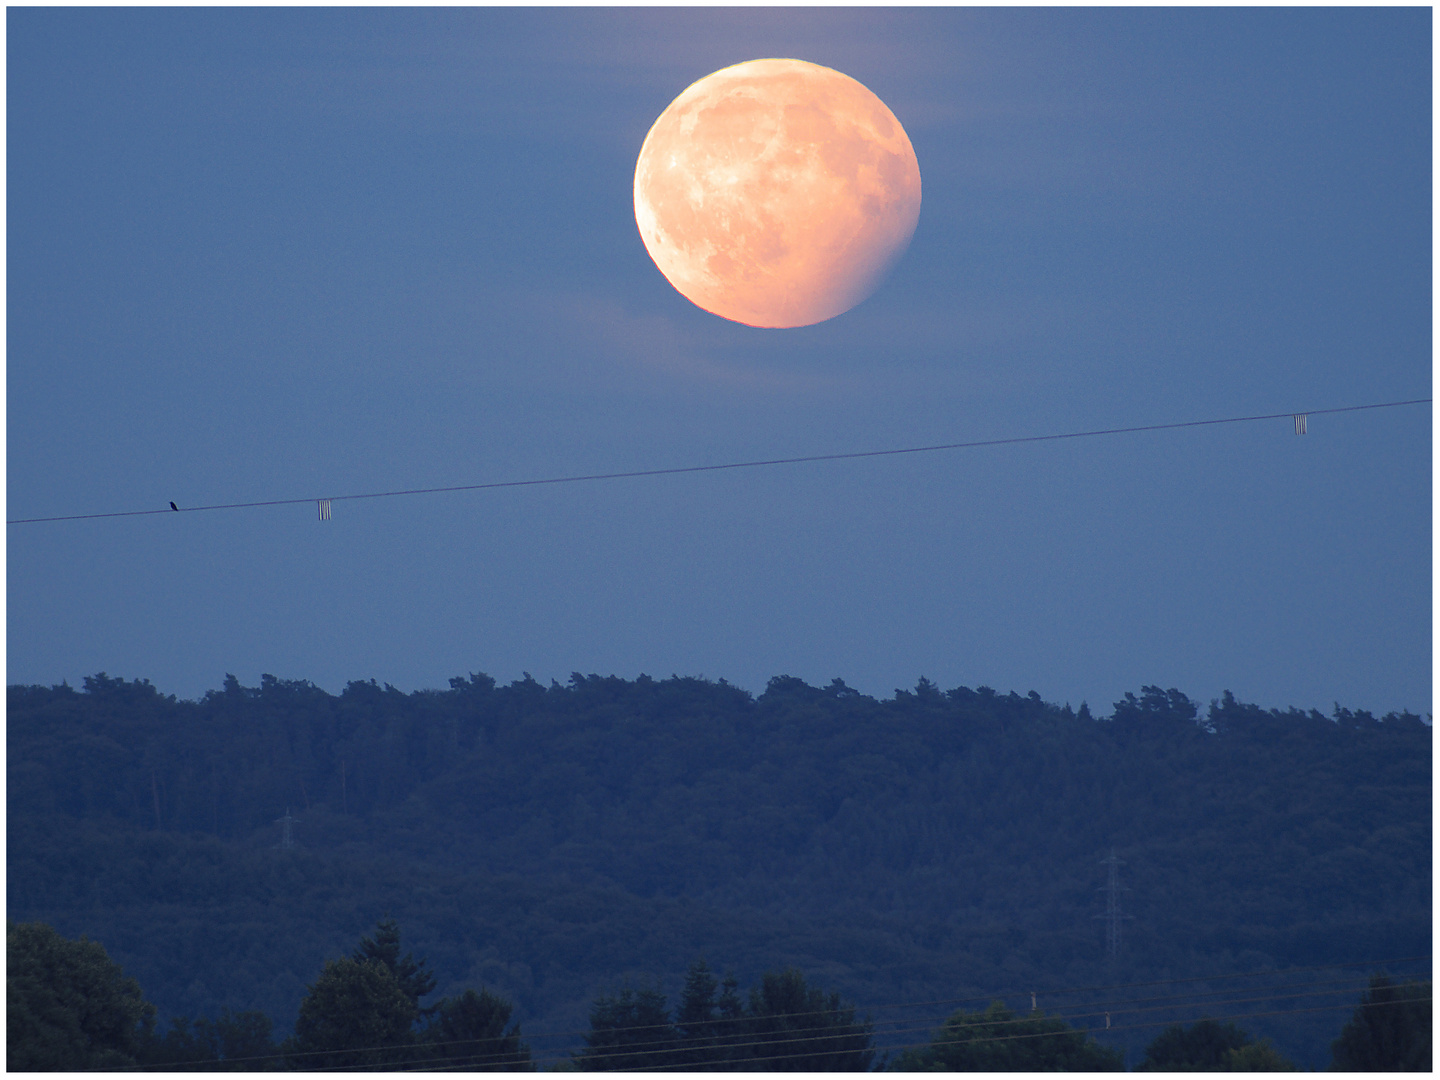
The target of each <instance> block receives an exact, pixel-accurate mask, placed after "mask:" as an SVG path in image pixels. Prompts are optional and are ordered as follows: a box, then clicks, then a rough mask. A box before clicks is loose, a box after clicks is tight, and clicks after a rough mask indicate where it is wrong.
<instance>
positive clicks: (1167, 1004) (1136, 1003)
mask: <svg viewBox="0 0 1440 1080" xmlns="http://www.w3.org/2000/svg"><path fill="white" fill-rule="evenodd" d="M1430 959H1431V957H1430V955H1429V954H1426V955H1423V956H1407V957H1392V958H1389V959H1383V960H1359V961H1353V962H1342V963H1337V964H1316V965H1311V966H1307V967H1291V968H1278V969H1275V968H1272V969H1269V970H1261V971H1248V972H1236V973H1233V974H1229V975H1198V976H1192V977H1188V978H1182V979H1156V980H1150V981H1146V982H1131V983H1113V984H1110V985H1098V986H1078V987H1068V988H1064V989H1049V990H1041V991H1038V994H1039V996H1041V997H1047V998H1053V997H1057V996H1065V995H1073V994H1088V993H1095V992H1102V991H1113V990H1127V989H1132V988H1140V987H1152V986H1181V985H1186V984H1191V983H1197V982H1201V983H1212V982H1221V981H1225V980H1233V979H1252V978H1256V977H1266V978H1271V979H1273V978H1275V977H1278V976H1286V975H1298V974H1304V973H1307V972H1316V971H1333V970H1347V969H1356V970H1362V969H1368V970H1371V971H1373V970H1374V969H1376V968H1380V969H1388V968H1392V967H1394V966H1395V965H1399V964H1411V963H1420V962H1422V961H1427V960H1430ZM1426 967H1427V968H1428V965H1426ZM1393 974H1394V977H1396V978H1400V979H1406V980H1415V979H1418V978H1422V977H1423V978H1425V979H1427V980H1428V978H1429V972H1428V970H1427V971H1419V972H1409V973H1393ZM1368 985H1369V976H1368V975H1358V976H1350V977H1346V978H1340V979H1321V980H1313V979H1312V980H1301V981H1299V982H1295V983H1275V982H1270V983H1268V984H1266V985H1261V986H1233V987H1230V988H1229V989H1225V990H1209V991H1192V992H1190V993H1186V994H1179V995H1162V996H1158V997H1157V996H1151V997H1118V998H1117V997H1110V998H1105V999H1101V1000H1099V1001H1083V1002H1074V1003H1071V1004H1061V1005H1058V1006H1052V1008H1054V1009H1055V1010H1056V1011H1053V1012H1049V1013H1046V1014H1045V1016H1046V1018H1047V1019H1056V1020H1063V1021H1074V1020H1084V1019H1095V1018H1098V1017H1101V1016H1105V1015H1106V1014H1107V1013H1109V1014H1114V1015H1116V1016H1121V1015H1124V1016H1135V1015H1139V1014H1143V1013H1154V1012H1166V1013H1174V1012H1176V1011H1183V1010H1196V1009H1202V1010H1223V1009H1224V1008H1225V1007H1227V1006H1234V1005H1243V1004H1250V1003H1255V1002H1260V1001H1279V1000H1299V999H1301V998H1307V997H1317V996H1329V995H1332V994H1355V993H1360V992H1361V991H1363V990H1365V989H1366V988H1367V987H1368ZM1319 987H1324V988H1325V989H1323V990H1321V989H1317V988H1319ZM1016 993H1017V992H1015V991H995V992H991V993H988V994H977V995H973V996H971V997H964V998H943V999H938V1000H928V1001H908V1002H890V1003H885V1004H880V1005H872V1006H868V1007H867V1009H866V1012H867V1014H869V1013H873V1012H877V1011H884V1010H891V1009H913V1008H934V1007H936V1006H947V1007H948V1006H952V1005H957V1004H966V1003H970V1002H988V1001H994V1000H1003V999H1005V998H1007V997H1014V996H1016ZM1027 993H1028V992H1027ZM1236 994H1244V995H1249V996H1246V997H1234V996H1233V995H1236ZM1256 995H1259V996H1256ZM1217 998H1228V999H1229V1000H1216V999H1217ZM1427 1000H1428V999H1427ZM1360 1004H1361V1003H1358V1002H1355V1001H1353V1000H1352V1001H1350V1002H1341V1003H1337V1004H1333V1005H1324V1006H1311V1007H1307V1008H1297V1009H1279V1010H1270V1011H1268V1012H1248V1013H1230V1014H1226V1013H1223V1012H1222V1013H1220V1015H1214V1014H1211V1015H1210V1017H1209V1018H1211V1019H1218V1020H1225V1019H1240V1018H1244V1017H1254V1016H1277V1015H1285V1014H1288V1013H1294V1012H1317V1011H1325V1010H1330V1009H1345V1008H1356V1007H1359V1005H1360ZM1369 1004H1370V1005H1383V1004H1386V1003H1385V1002H1371V1003H1369ZM833 1015H835V1011H834V1010H832V1009H821V1010H816V1011H814V1012H796V1013H787V1014H785V1016H786V1019H788V1020H791V1021H794V1020H796V1019H800V1018H802V1017H811V1016H813V1017H817V1018H818V1017H830V1016H833ZM949 1015H950V1014H949V1013H948V1012H942V1013H935V1014H929V1015H925V1016H910V1017H906V1018H903V1019H896V1020H889V1021H886V1020H873V1021H862V1022H871V1023H874V1024H876V1025H877V1026H878V1027H879V1028H880V1030H879V1031H877V1032H876V1034H885V1035H901V1034H908V1033H914V1032H919V1031H929V1030H931V1026H932V1025H937V1024H943V1022H944V1021H945V1020H946V1019H948V1018H949ZM751 1019H752V1018H750V1017H737V1018H734V1019H733V1020H730V1019H724V1018H716V1019H714V1020H711V1021H709V1025H710V1026H711V1027H712V1028H713V1029H715V1031H716V1037H717V1038H718V1039H719V1040H720V1042H719V1045H720V1046H722V1047H726V1048H729V1049H736V1048H740V1047H752V1048H753V1047H755V1046H778V1045H781V1044H784V1043H791V1042H796V1043H798V1042H812V1041H819V1040H820V1039H837V1038H838V1039H843V1038H846V1037H847V1035H846V1034H845V1033H843V1032H842V1033H839V1034H837V1033H836V1032H835V1031H834V1029H833V1028H832V1027H830V1026H828V1025H825V1026H810V1027H799V1028H791V1029H789V1030H786V1031H783V1032H776V1033H773V1034H772V1035H770V1036H768V1037H762V1038H759V1039H758V1040H757V1039H755V1037H754V1036H753V1035H740V1036H739V1039H741V1040H749V1041H730V1040H734V1039H735V1038H736V1037H735V1036H727V1035H725V1034H724V1032H723V1030H722V1029H725V1028H727V1027H732V1026H733V1025H742V1027H743V1025H745V1024H747V1023H749V1022H750V1021H751ZM1031 1019H1032V1018H1031V1017H1029V1016H1025V1015H1018V1016H1015V1017H1014V1018H1013V1019H1010V1020H995V1021H988V1022H987V1023H986V1027H987V1028H991V1029H997V1030H998V1029H1004V1028H1008V1027H1018V1026H1020V1025H1023V1024H1026V1023H1028V1022H1030V1020H1031ZM1173 1022H1174V1021H1173V1020H1154V1021H1146V1022H1142V1023H1138V1024H1125V1025H1114V1026H1110V1027H1107V1028H1104V1029H1100V1028H1097V1029H1094V1030H1093V1031H1090V1032H1089V1033H1091V1034H1094V1033H1096V1032H1098V1031H1100V1030H1112V1031H1121V1030H1128V1029H1136V1028H1146V1027H1158V1026H1163V1025H1166V1024H1169V1023H1173ZM1191 1022H1193V1021H1191ZM917 1025H918V1026H917ZM671 1027H672V1024H671V1023H665V1024H637V1025H622V1026H618V1027H614V1028H607V1029H606V1031H607V1032H608V1033H610V1034H612V1035H613V1034H620V1033H626V1034H631V1035H634V1034H637V1033H639V1032H649V1031H656V1032H661V1031H665V1030H666V1029H669V1028H671ZM1073 1030H1076V1031H1081V1032H1085V1031H1086V1030H1087V1029H1084V1028H1076V1029H1073ZM812 1032H822V1033H823V1034H822V1035H820V1036H818V1037H816V1038H811V1037H809V1036H810V1035H811V1033H812ZM586 1034H588V1032H587V1031H585V1030H578V1029H577V1030H569V1031H549V1032H546V1031H540V1032H530V1033H524V1034H521V1035H520V1036H519V1037H520V1038H521V1039H523V1040H526V1041H527V1042H534V1041H538V1040H542V1039H578V1038H581V1037H583V1036H584V1035H586ZM1055 1034H1056V1033H1054V1032H1038V1033H1025V1034H1022V1035H991V1036H983V1037H976V1038H974V1039H972V1040H970V1041H974V1042H996V1041H1006V1040H1009V1039H1014V1038H1026V1039H1028V1038H1043V1037H1047V1036H1048V1037H1053V1036H1054V1035H1055ZM1061 1034H1063V1032H1062V1033H1061ZM485 1041H487V1040H476V1039H457V1040H452V1041H449V1042H441V1043H432V1044H429V1045H430V1046H447V1045H458V1044H473V1043H476V1042H485ZM645 1045H646V1044H645V1043H644V1042H643V1041H642V1042H640V1043H638V1044H632V1045H631V1046H630V1047H624V1048H621V1047H617V1048H615V1049H613V1050H604V1051H600V1052H599V1053H598V1054H592V1057H594V1058H596V1059H602V1058H606V1057H614V1056H625V1055H629V1056H639V1057H643V1056H645V1055H647V1054H650V1053H659V1052H661V1051H649V1050H644V1049H639V1048H638V1047H643V1046H645ZM912 1045H917V1046H923V1045H929V1044H928V1042H927V1043H916V1044H912ZM901 1048H903V1047H894V1046H891V1047H887V1049H901ZM347 1049H349V1050H350V1051H351V1052H355V1053H362V1052H363V1053H372V1052H377V1051H385V1050H392V1049H394V1047H388V1046H365V1047H351V1048H347ZM673 1049H675V1048H673V1047H671V1048H667V1049H666V1050H665V1051H664V1052H669V1051H670V1050H673ZM681 1049H684V1047H681ZM332 1052H333V1051H330V1050H316V1051H301V1052H294V1051H291V1052H278V1053H274V1054H263V1055H257V1056H254V1057H242V1058H233V1059H228V1060H229V1063H230V1064H232V1065H233V1064H240V1063H242V1062H246V1063H253V1062H261V1061H276V1060H280V1059H282V1058H290V1059H299V1058H316V1057H323V1056H325V1055H327V1054H330V1053H332ZM567 1052H568V1051H565V1050H556V1049H550V1050H541V1051H536V1052H535V1054H536V1060H537V1061H540V1060H548V1059H550V1058H554V1056H555V1055H556V1054H557V1053H558V1054H561V1055H562V1056H563V1055H564V1054H565V1053H567ZM497 1053H499V1052H497ZM492 1056H493V1055H492ZM782 1056H783V1055H782ZM210 1060H213V1059H197V1060H195V1061H189V1062H167V1063H166V1067H167V1068H181V1067H183V1066H186V1065H203V1064H206V1063H207V1061H210ZM557 1060H558V1059H557ZM397 1064H398V1061H397ZM409 1064H410V1065H411V1066H412V1067H413V1066H417V1065H420V1064H421V1063H420V1062H415V1061H410V1062H409ZM134 1068H137V1069H139V1068H143V1066H135V1067H134ZM416 1071H423V1070H416Z"/></svg>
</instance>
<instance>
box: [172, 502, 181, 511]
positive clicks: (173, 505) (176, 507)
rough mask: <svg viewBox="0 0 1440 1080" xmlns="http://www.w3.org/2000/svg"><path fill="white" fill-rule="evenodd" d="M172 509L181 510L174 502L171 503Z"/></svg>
mask: <svg viewBox="0 0 1440 1080" xmlns="http://www.w3.org/2000/svg"><path fill="white" fill-rule="evenodd" d="M170 509H171V510H179V509H180V507H178V506H176V505H175V504H174V503H173V502H172V503H171V504H170Z"/></svg>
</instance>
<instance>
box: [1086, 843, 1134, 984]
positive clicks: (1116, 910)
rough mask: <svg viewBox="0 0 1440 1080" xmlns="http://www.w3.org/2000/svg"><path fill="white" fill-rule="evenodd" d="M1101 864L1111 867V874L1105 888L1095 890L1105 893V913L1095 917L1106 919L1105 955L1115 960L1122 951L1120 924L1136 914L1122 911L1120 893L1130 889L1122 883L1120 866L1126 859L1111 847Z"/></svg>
mask: <svg viewBox="0 0 1440 1080" xmlns="http://www.w3.org/2000/svg"><path fill="white" fill-rule="evenodd" d="M1100 865H1101V866H1108V867H1109V868H1110V876H1109V879H1108V880H1107V881H1106V883H1105V886H1104V887H1103V888H1100V889H1096V890H1095V891H1096V892H1103V893H1104V894H1105V914H1104V915H1096V916H1095V918H1097V919H1104V920H1105V955H1106V956H1108V957H1109V958H1110V959H1111V960H1114V959H1115V957H1116V956H1117V955H1118V954H1119V952H1120V926H1121V924H1122V923H1123V922H1124V921H1125V920H1126V919H1133V918H1134V917H1135V916H1133V915H1125V914H1122V913H1121V911H1120V894H1121V893H1122V892H1129V891H1130V890H1129V889H1127V888H1126V887H1125V886H1123V885H1121V884H1120V867H1122V866H1124V865H1125V860H1124V859H1119V858H1116V856H1115V849H1114V848H1111V849H1110V857H1109V858H1108V859H1101V860H1100Z"/></svg>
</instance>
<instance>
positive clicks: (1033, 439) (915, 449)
mask: <svg viewBox="0 0 1440 1080" xmlns="http://www.w3.org/2000/svg"><path fill="white" fill-rule="evenodd" d="M1430 400H1431V399H1430V398H1412V399H1410V400H1408V401H1382V402H1378V403H1377V404H1374V405H1345V406H1341V407H1340V408H1335V409H1310V410H1307V411H1306V412H1295V411H1292V412H1283V413H1265V414H1263V415H1257V416H1226V417H1221V418H1219V419H1214V420H1183V421H1180V422H1178V423H1173V424H1140V425H1136V426H1133V427H1118V428H1100V429H1096V430H1094V431H1067V432H1062V433H1060V434H1057V435H1020V436H1014V437H1010V438H1004V439H976V440H973V441H971V442H956V443H938V444H936V445H933V446H907V447H901V448H900V449H896V450H855V451H851V452H848V453H841V454H809V455H806V456H804V457H788V458H768V459H765V460H762V461H730V462H726V463H724V464H721V465H682V466H679V467H675V468H668V469H637V470H633V471H630V472H612V473H588V474H583V475H576V476H551V477H545V478H543V479H539V480H499V481H494V482H491V483H487V484H454V485H451V486H449V487H425V488H405V489H402V490H398V491H367V492H363V493H361V494H357V495H329V496H320V497H315V498H305V499H261V500H258V501H256V502H234V503H211V504H208V505H205V506H176V505H175V504H174V503H173V502H172V503H171V504H170V505H169V507H167V508H166V509H163V510H117V511H113V512H111V513H104V514H63V515H59V516H56V517H33V518H13V519H10V520H8V521H6V522H5V524H7V525H32V524H36V523H38V522H42V521H86V520H90V519H93V518H118V517H145V516H147V515H150V514H169V513H175V512H179V513H196V512H198V511H201V510H248V509H253V508H255V507H260V506H299V505H302V504H305V503H315V504H316V505H317V506H318V508H319V516H320V519H321V520H322V521H326V520H329V518H330V504H331V503H337V502H345V501H349V500H353V499H390V498H395V497H397V496H400V495H438V494H443V493H447V492H455V491H487V490H490V489H494V488H514V487H536V486H538V485H541V484H580V483H587V482H590V481H595V480H629V479H635V478H638V477H645V476H677V475H679V474H681V473H701V472H720V471H722V470H725V469H755V468H760V467H763V466H769V465H801V464H805V463H808V462H815V461H847V460H852V459H855V458H873V457H893V456H896V455H899V454H928V453H933V452H935V451H937V450H971V449H977V448H979V447H984V446H1013V445H1016V444H1019V443H1039V442H1055V441H1057V440H1060V439H1088V438H1094V437H1096V436H1099V435H1128V434H1132V433H1135V432H1141V431H1173V430H1175V429H1178V428H1192V427H1209V426H1213V425H1216V424H1244V423H1249V422H1252V421H1256V420H1280V419H1284V420H1295V422H1296V428H1295V429H1296V432H1297V433H1299V432H1300V431H1301V430H1303V424H1302V423H1301V422H1300V421H1299V420H1298V419H1296V418H1297V417H1309V416H1324V415H1326V414H1328V413H1344V412H1360V411H1363V410H1367V409H1393V408H1397V407H1399V406H1401V405H1426V404H1429V403H1430Z"/></svg>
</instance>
